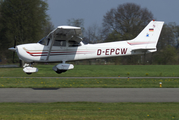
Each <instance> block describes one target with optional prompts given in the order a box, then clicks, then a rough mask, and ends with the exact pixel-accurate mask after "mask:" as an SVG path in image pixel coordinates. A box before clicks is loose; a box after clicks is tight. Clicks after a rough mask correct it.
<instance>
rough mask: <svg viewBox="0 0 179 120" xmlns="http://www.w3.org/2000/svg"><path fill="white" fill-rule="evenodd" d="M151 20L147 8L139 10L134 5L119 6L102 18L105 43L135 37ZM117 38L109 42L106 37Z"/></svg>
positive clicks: (137, 6)
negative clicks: (111, 35)
mask: <svg viewBox="0 0 179 120" xmlns="http://www.w3.org/2000/svg"><path fill="white" fill-rule="evenodd" d="M152 19H153V14H152V13H151V12H150V11H148V10H147V8H141V7H140V6H139V5H136V4H134V3H125V4H121V5H119V6H118V7H117V8H116V9H114V8H113V9H111V10H110V11H108V12H107V13H106V15H105V16H104V18H103V27H104V29H103V31H104V33H105V34H106V41H119V40H128V39H132V38H134V37H136V36H137V35H138V34H139V33H140V31H141V30H142V29H143V28H144V27H145V26H146V25H147V24H148V23H149V21H151V20H152ZM110 34H113V36H118V39H115V40H109V39H108V36H109V35H110Z"/></svg>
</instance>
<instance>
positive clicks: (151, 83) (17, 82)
mask: <svg viewBox="0 0 179 120" xmlns="http://www.w3.org/2000/svg"><path fill="white" fill-rule="evenodd" d="M159 82H162V87H163V88H179V79H68V78H66V79H61V78H49V79H48V78H25V77H24V78H0V88H159Z"/></svg>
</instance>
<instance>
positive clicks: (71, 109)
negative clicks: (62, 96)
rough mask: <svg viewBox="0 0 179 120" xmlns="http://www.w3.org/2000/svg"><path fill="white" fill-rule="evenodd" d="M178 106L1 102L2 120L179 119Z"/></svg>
mask: <svg viewBox="0 0 179 120" xmlns="http://www.w3.org/2000/svg"><path fill="white" fill-rule="evenodd" d="M178 111H179V103H90V102H79V103H78V102H77V103H0V120H178V119H179V112H178Z"/></svg>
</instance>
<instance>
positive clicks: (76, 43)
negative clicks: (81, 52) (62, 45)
mask: <svg viewBox="0 0 179 120" xmlns="http://www.w3.org/2000/svg"><path fill="white" fill-rule="evenodd" d="M68 45H69V47H78V46H80V43H78V42H76V41H74V40H69V41H68Z"/></svg>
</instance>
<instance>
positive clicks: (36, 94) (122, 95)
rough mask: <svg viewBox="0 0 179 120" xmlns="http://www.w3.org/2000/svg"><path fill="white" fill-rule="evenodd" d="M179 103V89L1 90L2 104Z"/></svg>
mask: <svg viewBox="0 0 179 120" xmlns="http://www.w3.org/2000/svg"><path fill="white" fill-rule="evenodd" d="M82 101H86V102H179V88H59V89H58V88H57V89H39V88H38V89H35V88H0V102H25V103H26V102H27V103H36V102H38V103H47V102H82Z"/></svg>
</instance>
